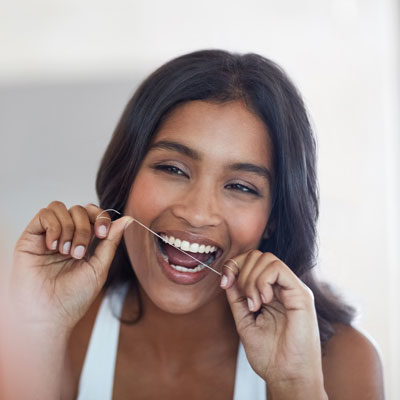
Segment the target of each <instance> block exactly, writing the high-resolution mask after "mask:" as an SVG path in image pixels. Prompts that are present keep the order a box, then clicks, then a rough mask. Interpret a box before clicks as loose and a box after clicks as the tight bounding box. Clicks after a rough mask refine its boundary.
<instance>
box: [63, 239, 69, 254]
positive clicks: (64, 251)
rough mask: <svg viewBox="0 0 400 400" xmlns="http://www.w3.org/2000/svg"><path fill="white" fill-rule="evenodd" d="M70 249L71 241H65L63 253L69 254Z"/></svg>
mask: <svg viewBox="0 0 400 400" xmlns="http://www.w3.org/2000/svg"><path fill="white" fill-rule="evenodd" d="M70 250H71V242H65V243H64V246H63V253H64V254H69V251H70Z"/></svg>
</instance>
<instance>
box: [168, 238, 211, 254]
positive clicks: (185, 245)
mask: <svg viewBox="0 0 400 400" xmlns="http://www.w3.org/2000/svg"><path fill="white" fill-rule="evenodd" d="M160 236H161V237H162V240H163V241H164V242H165V243H168V244H170V245H171V246H174V247H177V248H178V249H181V250H183V251H190V252H191V253H213V252H214V251H217V247H216V246H209V245H207V246H206V245H204V244H198V243H190V242H188V241H187V240H181V239H175V238H174V237H173V236H167V235H160Z"/></svg>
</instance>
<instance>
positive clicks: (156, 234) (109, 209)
mask: <svg viewBox="0 0 400 400" xmlns="http://www.w3.org/2000/svg"><path fill="white" fill-rule="evenodd" d="M107 211H114V212H116V213H117V214H119V215H122V214H121V213H120V212H119V211H117V210H114V209H113V208H108V209H107V210H103V211H102V212H101V213H100V214H99V215H98V216H97V217H96V221H97V219H101V218H104V219H110V218H107V217H101V216H100V215H101V214H103V213H104V212H107ZM130 217H131V218H132V219H133V220H134V221H135V222H136V223H138V224H139V225H140V226H142V227H143V228H145V229H147V230H148V231H149V232H151V233H152V234H153V235H155V236H157V237H158V238H160V239H161V240H162V241H163V242H164V239H163V238H162V237H161V236H160V235H159V234H158V233H156V232H154V231H152V230H151V229H150V228H148V227H147V226H146V225H144V224H142V223H141V222H140V221H138V220H137V219H135V218H133V217H132V216H130ZM174 247H175V246H174ZM175 248H176V249H177V250H179V251H180V252H181V253H183V254H185V255H187V256H188V257H190V258H192V259H193V260H195V261H196V262H198V263H199V264H201V265H204V266H205V267H207V268H208V269H211V271H213V272H215V273H216V274H218V275H219V276H222V274H221V273H220V272H218V271H216V270H215V269H214V268H212V267H210V266H209V265H207V264H205V263H203V262H202V261H200V260H198V259H197V258H195V257H193V256H192V255H191V254H188V253H186V251H184V250H182V249H180V248H178V247H175Z"/></svg>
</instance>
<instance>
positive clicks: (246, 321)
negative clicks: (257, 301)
mask: <svg viewBox="0 0 400 400" xmlns="http://www.w3.org/2000/svg"><path fill="white" fill-rule="evenodd" d="M226 298H227V300H228V303H229V306H230V308H231V311H232V315H233V319H234V320H235V324H236V329H237V331H238V332H239V334H241V332H243V330H244V329H245V328H246V327H248V326H250V325H252V324H254V320H255V318H254V314H253V312H251V311H250V310H249V307H248V302H247V297H246V296H244V295H243V293H242V291H241V290H240V289H239V287H238V284H237V282H235V283H234V284H233V285H232V286H231V287H230V288H229V289H227V290H226Z"/></svg>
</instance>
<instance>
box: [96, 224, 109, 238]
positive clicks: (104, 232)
mask: <svg viewBox="0 0 400 400" xmlns="http://www.w3.org/2000/svg"><path fill="white" fill-rule="evenodd" d="M97 232H98V233H99V235H100V236H106V235H107V227H106V226H105V225H100V226H99V227H98V229H97Z"/></svg>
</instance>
